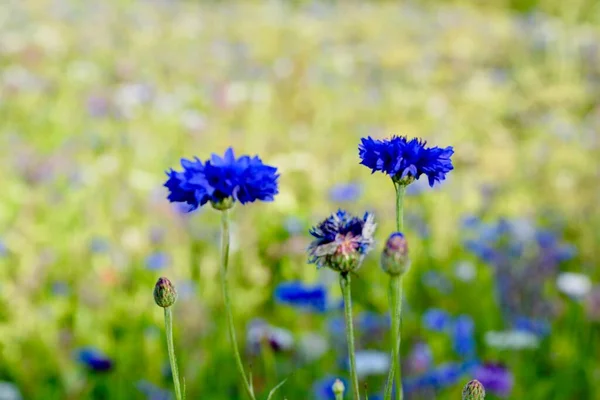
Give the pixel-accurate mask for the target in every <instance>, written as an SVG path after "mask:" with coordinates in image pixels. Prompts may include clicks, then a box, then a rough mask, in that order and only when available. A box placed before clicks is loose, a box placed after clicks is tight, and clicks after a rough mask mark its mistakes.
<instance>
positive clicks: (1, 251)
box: [0, 240, 8, 257]
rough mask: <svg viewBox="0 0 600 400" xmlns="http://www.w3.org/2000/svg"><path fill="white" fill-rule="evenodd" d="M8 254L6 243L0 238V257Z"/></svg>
mask: <svg viewBox="0 0 600 400" xmlns="http://www.w3.org/2000/svg"><path fill="white" fill-rule="evenodd" d="M7 254H8V249H7V248H6V245H5V244H4V242H2V241H1V240H0V257H4V256H6V255H7Z"/></svg>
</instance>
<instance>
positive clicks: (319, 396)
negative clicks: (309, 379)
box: [312, 376, 350, 400]
mask: <svg viewBox="0 0 600 400" xmlns="http://www.w3.org/2000/svg"><path fill="white" fill-rule="evenodd" d="M336 379H339V380H340V381H342V383H343V384H344V386H345V387H346V388H349V387H350V386H348V381H347V380H346V379H344V378H337V377H334V376H327V377H325V378H323V379H320V380H318V381H317V382H315V383H314V384H313V386H312V391H313V395H314V398H315V399H316V400H335V395H334V394H333V390H331V387H332V386H333V383H334V382H335V380H336Z"/></svg>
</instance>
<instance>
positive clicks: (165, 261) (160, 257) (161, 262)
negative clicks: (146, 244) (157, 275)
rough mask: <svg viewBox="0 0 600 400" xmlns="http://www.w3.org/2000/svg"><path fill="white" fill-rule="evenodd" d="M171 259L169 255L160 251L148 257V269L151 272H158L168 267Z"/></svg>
mask: <svg viewBox="0 0 600 400" xmlns="http://www.w3.org/2000/svg"><path fill="white" fill-rule="evenodd" d="M170 262H171V259H170V257H169V255H168V254H167V253H163V252H161V251H158V252H156V253H152V254H150V255H149V256H148V257H146V268H148V269H149V270H150V271H158V270H160V269H163V268H164V267H166V266H168V265H169V263H170Z"/></svg>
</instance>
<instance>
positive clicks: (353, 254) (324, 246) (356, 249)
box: [308, 210, 376, 273]
mask: <svg viewBox="0 0 600 400" xmlns="http://www.w3.org/2000/svg"><path fill="white" fill-rule="evenodd" d="M375 227H376V224H375V221H374V217H373V214H371V213H368V212H367V213H365V215H364V216H363V218H362V219H361V218H358V217H355V216H352V215H350V214H348V213H347V212H346V211H343V210H338V212H337V213H335V214H332V215H331V216H330V217H328V218H327V219H325V220H324V221H322V222H321V223H319V224H318V225H317V226H315V227H313V228H312V229H311V230H310V234H311V235H312V236H313V237H314V238H315V240H313V242H312V243H311V244H310V246H309V247H308V251H309V255H310V258H309V262H310V263H312V264H317V266H318V267H329V268H331V269H333V270H334V271H338V272H340V273H348V272H351V271H354V270H356V269H358V268H359V267H360V264H361V263H362V260H363V258H364V256H365V255H366V254H367V253H368V252H369V251H370V250H371V248H372V247H373V242H374V239H373V233H374V232H375Z"/></svg>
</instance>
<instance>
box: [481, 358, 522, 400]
mask: <svg viewBox="0 0 600 400" xmlns="http://www.w3.org/2000/svg"><path fill="white" fill-rule="evenodd" d="M473 378H474V379H477V380H478V381H479V382H481V383H482V384H483V386H484V387H485V390H486V391H488V392H490V393H493V394H495V395H497V396H501V397H507V396H509V395H510V393H511V392H512V389H513V385H514V377H513V374H512V372H510V371H509V370H508V369H507V368H505V367H504V366H503V365H500V364H491V363H488V364H484V365H481V366H479V367H477V368H476V369H475V370H474V371H473Z"/></svg>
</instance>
